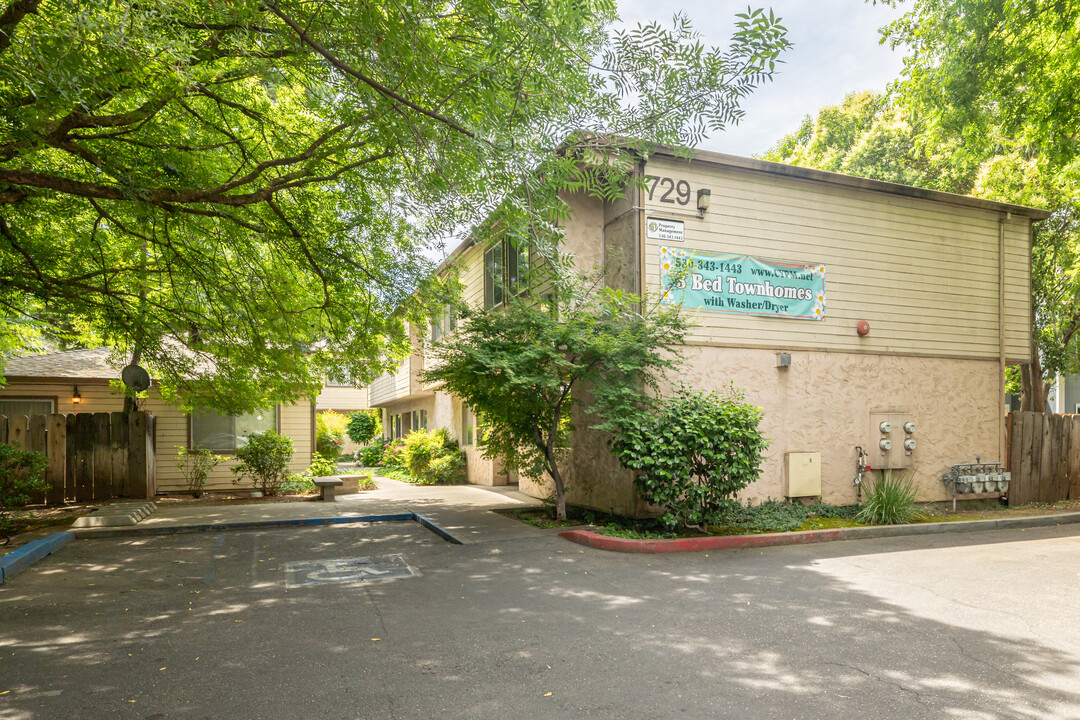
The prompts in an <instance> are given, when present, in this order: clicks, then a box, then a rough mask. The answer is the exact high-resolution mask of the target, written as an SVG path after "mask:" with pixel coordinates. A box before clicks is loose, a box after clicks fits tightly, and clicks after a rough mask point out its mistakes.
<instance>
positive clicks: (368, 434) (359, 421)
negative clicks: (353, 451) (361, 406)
mask: <svg viewBox="0 0 1080 720" xmlns="http://www.w3.org/2000/svg"><path fill="white" fill-rule="evenodd" d="M345 432H346V433H347V434H348V436H349V439H350V440H352V441H353V442H354V443H356V444H358V445H363V444H364V443H366V442H371V440H372V438H374V437H375V436H376V435H378V434H379V433H381V432H382V422H381V420H380V418H379V411H378V410H359V411H357V412H354V413H353V414H352V415H350V416H349V424H348V425H347V426H346V428H345Z"/></svg>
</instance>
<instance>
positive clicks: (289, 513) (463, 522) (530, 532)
mask: <svg viewBox="0 0 1080 720" xmlns="http://www.w3.org/2000/svg"><path fill="white" fill-rule="evenodd" d="M375 482H376V484H377V485H378V487H377V489H375V490H368V491H366V492H361V493H355V494H351V495H339V496H338V499H337V501H336V502H320V501H318V500H313V501H307V502H285V503H250V504H244V505H203V504H199V503H192V504H190V505H177V506H172V507H170V506H167V505H162V506H159V508H158V511H157V512H156V513H154V514H153V515H151V516H150V517H148V518H146V519H145V520H143V521H141V522H140V523H138V524H137V525H133V526H130V527H109V528H80V529H79V530H78V536H79V537H87V538H89V537H114V536H118V535H124V534H127V533H129V532H130V533H132V534H143V533H146V532H147V531H148V530H152V529H156V530H161V531H162V532H178V531H182V530H183V529H185V528H195V527H199V526H206V525H222V526H228V525H230V524H233V523H256V522H278V521H302V520H318V519H326V518H338V517H343V516H351V515H395V514H401V513H416V514H417V515H422V516H424V517H426V518H428V519H429V520H431V521H432V522H434V523H435V524H437V525H439V526H440V527H442V528H443V529H444V530H446V531H447V532H449V533H450V534H452V535H453V536H454V537H455V538H457V539H458V540H460V541H461V542H462V543H478V542H493V541H499V540H511V539H517V538H523V537H534V536H542V535H544V534H546V533H545V532H544V531H542V530H538V529H536V528H533V527H531V526H529V525H526V524H525V523H522V522H519V521H517V520H514V519H512V518H508V517H505V516H503V515H500V514H498V513H494V512H491V511H492V510H499V509H510V508H526V507H540V505H541V503H540V501H539V500H537V499H535V498H532V497H529V496H527V495H523V494H522V493H519V492H517V489H516V488H515V487H512V486H507V487H484V486H479V485H453V486H450V485H410V484H409V483H404V482H400V481H398V480H391V479H390V478H386V477H382V476H378V475H377V476H376V479H375Z"/></svg>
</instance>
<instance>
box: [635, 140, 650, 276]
mask: <svg viewBox="0 0 1080 720" xmlns="http://www.w3.org/2000/svg"><path fill="white" fill-rule="evenodd" d="M647 162H649V157H648V155H646V156H644V157H642V158H641V160H640V161H639V162H638V177H641V178H643V177H644V176H645V163H647ZM634 205H635V206H636V207H637V211H638V235H637V251H638V276H637V290H636V293H637V295H638V297H643V296H644V295H645V185H644V183H642V184H640V185H638V188H637V202H635V203H634Z"/></svg>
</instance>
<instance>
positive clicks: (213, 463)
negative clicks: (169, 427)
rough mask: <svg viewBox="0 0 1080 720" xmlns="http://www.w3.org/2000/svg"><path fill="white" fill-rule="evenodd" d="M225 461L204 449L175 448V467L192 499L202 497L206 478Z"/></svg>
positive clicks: (224, 458) (178, 446) (179, 446)
mask: <svg viewBox="0 0 1080 720" xmlns="http://www.w3.org/2000/svg"><path fill="white" fill-rule="evenodd" d="M226 460H228V458H226V457H224V456H223V455H215V454H214V453H212V452H210V451H209V450H206V449H204V448H200V447H194V448H190V449H189V448H186V447H183V446H182V445H177V446H176V467H177V468H178V469H179V470H180V472H181V474H182V475H183V476H184V480H186V481H187V488H188V492H189V493H191V497H193V498H197V497H202V494H203V487H205V485H206V478H207V477H208V476H209V475H210V473H212V472H213V471H214V468H216V467H217V466H218V465H220V464H221V463H223V462H225V461H226Z"/></svg>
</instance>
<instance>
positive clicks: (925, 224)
mask: <svg viewBox="0 0 1080 720" xmlns="http://www.w3.org/2000/svg"><path fill="white" fill-rule="evenodd" d="M646 174H647V175H659V176H663V177H671V178H674V179H676V180H679V179H684V180H687V181H688V182H689V183H690V186H691V191H692V198H691V202H690V204H689V205H688V206H686V207H685V208H683V207H682V206H672V205H671V204H668V203H661V202H659V198H660V196H661V192H659V191H657V192H655V193H654V197H653V199H652V200H649V199H648V196H647V195H646V202H645V205H646V208H647V212H646V214H647V215H650V216H655V217H668V218H671V219H673V220H681V221H683V222H684V223H685V234H686V239H685V240H684V242H682V243H676V242H672V243H665V242H664V241H660V240H654V239H648V238H646V239H645V241H644V242H645V261H644V272H645V277H646V283H647V286H648V287H649V288H650V289H651V290H652V291H653V292H655V291H656V290H657V289H658V288H659V278H660V270H659V261H658V258H659V248H660V247H661V246H663V245H665V244H667V245H670V246H672V247H686V248H695V249H701V250H708V251H712V252H720V253H732V254H741V255H752V256H757V257H762V258H769V259H777V260H787V261H796V262H806V263H823V264H824V265H826V268H827V274H826V294H827V312H828V317H827V319H826V320H825V321H822V322H816V321H811V320H788V319H780V318H771V317H755V316H741V315H735V314H727V313H710V312H703V311H688V315H689V317H691V319H693V320H694V321H695V322H696V323H697V324H698V327H696V328H695V329H694V330H692V331H691V335H690V340H691V342H695V343H701V344H716V345H732V346H746V347H776V348H784V349H808V350H809V349H821V350H834V351H853V352H860V351H863V352H882V353H901V354H915V355H930V356H934V355H938V356H954V357H980V358H996V357H997V355H998V260H997V251H998V214H997V213H993V212H990V211H984V210H978V209H974V208H965V207H960V206H953V205H945V204H942V203H938V202H933V201H929V200H922V199H918V198H907V197H901V196H894V195H889V194H886V193H881V192H873V191H869V190H862V189H856V188H843V187H836V186H831V185H828V184H824V183H818V182H811V181H808V180H801V179H795V178H787V177H775V176H770V175H765V174H762V173H757V172H752V171H747V170H742V169H737V168H726V167H718V166H712V165H707V164H702V163H698V164H693V165H687V164H685V163H678V162H674V161H671V160H667V159H662V160H657V161H653V162H650V163H649V164H648V166H647V169H646ZM699 188H709V189H711V191H712V205H711V208H710V209H709V211H708V212H707V213H706V215H705V218H704V219H698V218H697V217H696V214H694V213H693V210H694V209H695V201H694V198H696V191H697V190H698V189H699ZM672 210H679V211H682V212H681V213H678V214H677V213H672ZM1029 228H1030V221H1029V220H1028V219H1027V218H1022V217H1015V216H1014V217H1013V218H1012V219H1011V220H1010V221H1009V222H1008V223H1007V225H1006V238H1005V240H1006V257H1005V274H1006V291H1005V292H1006V294H1005V299H1006V334H1005V338H1006V354H1007V356H1008V358H1009V360H1010V361H1016V362H1020V361H1023V360H1025V359H1026V356H1027V350H1028V347H1029V342H1030V338H1029V334H1030V331H1029V327H1028V313H1029V302H1030V300H1029V292H1030V287H1029V273H1028V261H1027V258H1028V257H1029V253H1030V250H1029V244H1028V243H1029V232H1030V231H1029ZM864 319H865V320H867V321H869V323H870V327H871V332H870V335H868V336H867V337H862V338H860V337H859V336H858V335H856V333H855V324H856V323H857V322H858V321H859V320H864Z"/></svg>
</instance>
